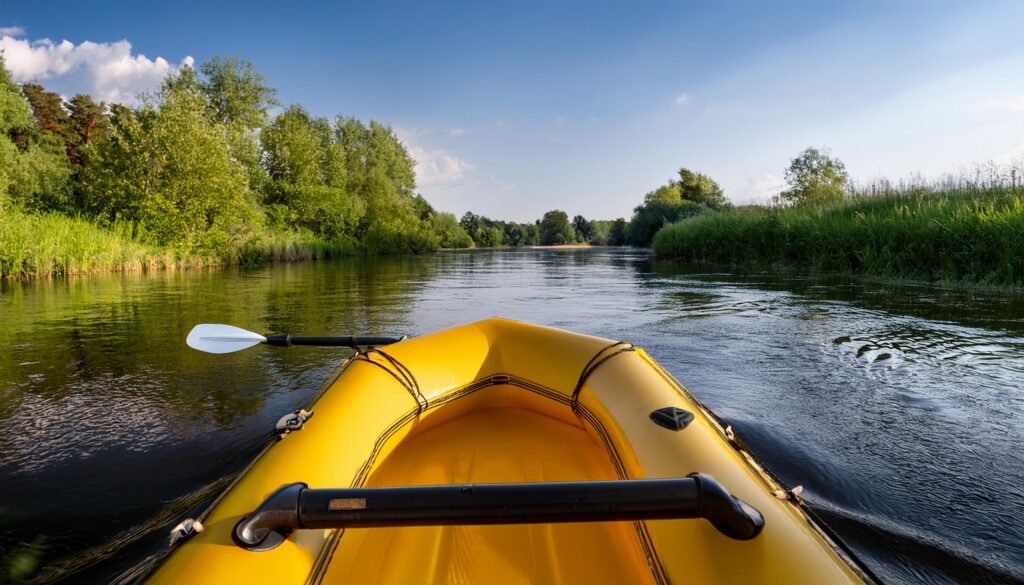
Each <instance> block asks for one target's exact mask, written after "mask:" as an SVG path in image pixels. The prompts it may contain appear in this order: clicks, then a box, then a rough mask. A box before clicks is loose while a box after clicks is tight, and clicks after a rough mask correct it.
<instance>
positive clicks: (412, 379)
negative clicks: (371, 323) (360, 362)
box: [356, 348, 429, 413]
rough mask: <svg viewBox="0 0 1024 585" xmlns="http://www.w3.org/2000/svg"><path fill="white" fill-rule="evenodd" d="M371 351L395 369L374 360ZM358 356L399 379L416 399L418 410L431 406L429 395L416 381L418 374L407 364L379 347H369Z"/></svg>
mask: <svg viewBox="0 0 1024 585" xmlns="http://www.w3.org/2000/svg"><path fill="white" fill-rule="evenodd" d="M371 353H376V354H379V355H380V356H381V357H383V358H384V359H385V360H387V362H388V363H389V364H390V365H391V366H392V367H393V368H394V369H391V368H389V367H387V366H385V365H384V364H382V363H380V362H378V361H374V360H373V359H372V358H370V354H371ZM356 357H357V358H358V357H362V358H363V359H364V360H365V361H367V362H369V363H371V364H373V365H375V366H377V367H378V368H380V369H382V370H384V371H385V372H387V373H389V374H391V376H392V377H393V378H394V379H395V380H398V383H399V384H401V385H402V387H403V388H405V391H406V392H408V393H409V395H411V396H412V398H413V400H415V401H416V405H417V412H420V413H421V412H423V411H424V410H426V408H427V407H428V406H429V403H428V402H427V397H426V396H424V395H423V392H421V391H420V384H419V382H417V381H416V376H414V375H413V374H412V371H411V370H410V369H409V368H407V367H406V366H405V364H403V363H402V362H400V361H398V360H397V359H395V358H394V357H392V356H391V355H389V354H387V353H385V352H383V351H381V350H380V349H377V348H370V349H367V350H366V351H360V352H359V354H358V355H357V356H356Z"/></svg>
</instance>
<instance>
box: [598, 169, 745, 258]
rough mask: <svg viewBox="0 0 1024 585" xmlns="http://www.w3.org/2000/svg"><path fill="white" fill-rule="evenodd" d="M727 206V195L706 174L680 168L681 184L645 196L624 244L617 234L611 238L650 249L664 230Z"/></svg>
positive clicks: (634, 216)
mask: <svg viewBox="0 0 1024 585" xmlns="http://www.w3.org/2000/svg"><path fill="white" fill-rule="evenodd" d="M727 206H728V202H727V200H726V198H725V194H724V193H723V191H722V188H721V187H719V185H718V183H716V182H715V181H714V180H712V179H711V177H709V176H707V175H705V174H702V173H696V172H693V171H691V170H690V169H687V168H685V167H684V168H681V169H679V180H678V181H669V182H668V183H666V184H664V185H662V186H661V187H658V188H657V189H655V190H654V191H651V192H649V193H647V194H646V195H644V202H643V203H642V204H640V205H639V206H637V207H636V208H634V209H633V218H632V219H631V220H630V222H629V226H628V228H627V229H626V230H625V240H624V241H622V240H620V239H619V238H618V236H619V234H618V233H616V234H615V237H614V238H611V239H612V240H614V241H616V242H621V243H622V244H624V243H628V244H630V245H633V246H639V247H647V246H650V245H651V241H652V240H653V239H654V234H656V233H657V232H658V230H660V229H661V228H662V227H664V226H666V225H668V224H671V223H674V222H677V221H680V220H682V219H685V218H687V217H692V216H694V215H697V214H700V213H703V212H704V211H707V210H708V209H721V208H724V207H727ZM612 245H621V244H619V243H617V244H612Z"/></svg>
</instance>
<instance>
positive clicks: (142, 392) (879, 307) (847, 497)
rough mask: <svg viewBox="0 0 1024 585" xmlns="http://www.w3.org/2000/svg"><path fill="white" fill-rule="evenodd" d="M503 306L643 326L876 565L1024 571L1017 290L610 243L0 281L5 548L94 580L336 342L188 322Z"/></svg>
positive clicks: (534, 315) (125, 556)
mask: <svg viewBox="0 0 1024 585" xmlns="http://www.w3.org/2000/svg"><path fill="white" fill-rule="evenodd" d="M495 315H501V316H506V317H511V318H517V319H523V320H528V321H532V322H536V323H541V324H547V325H554V326H560V327H566V328H570V329H574V330H578V331H582V332H586V333H592V334H597V335H602V336H605V337H612V338H616V339H627V340H631V341H635V342H637V343H640V344H641V345H643V346H645V347H646V348H647V349H648V351H649V352H650V353H651V354H652V355H653V356H654V357H655V358H656V359H658V360H659V361H660V362H661V363H662V364H663V365H665V366H666V367H667V368H668V369H669V370H671V371H672V372H674V373H675V374H676V375H677V376H678V377H680V378H681V379H682V380H683V382H684V383H686V384H687V385H688V386H690V387H691V388H692V389H693V390H694V391H695V392H696V393H697V394H698V395H699V396H700V397H701V398H702V399H703V400H704V401H705V402H706V403H707V404H708V405H709V406H711V407H712V408H714V409H715V410H716V412H718V413H719V414H721V415H722V416H724V417H726V418H727V419H728V420H729V421H730V422H731V423H732V424H733V425H734V426H735V427H736V428H737V429H738V430H739V432H740V433H741V434H742V436H743V437H744V438H745V439H746V440H747V442H748V443H749V444H751V446H752V447H753V448H754V450H755V451H756V452H757V453H758V455H759V456H760V457H762V458H763V459H765V460H766V462H767V463H768V464H769V466H770V467H771V468H772V469H773V470H775V471H776V472H777V473H778V474H779V475H780V476H781V477H782V478H783V479H784V480H785V481H787V482H788V483H790V484H792V485H798V484H801V485H804V486H805V487H806V491H805V492H804V493H805V495H806V496H807V498H808V500H809V501H810V502H811V503H812V504H813V505H814V506H815V507H816V508H817V509H818V510H820V511H821V513H822V514H823V515H824V516H825V517H826V518H827V519H828V520H829V522H830V523H831V524H834V525H835V527H836V528H837V529H838V530H839V531H840V532H841V534H842V535H843V536H844V537H845V538H847V539H848V540H849V541H850V542H851V544H853V545H854V546H855V547H856V549H857V550H858V551H859V552H860V553H861V554H862V555H863V556H864V557H865V559H866V560H867V561H868V562H870V563H871V565H872V567H873V568H874V569H875V570H876V571H877V572H878V573H879V574H880V575H882V576H883V578H885V579H886V580H890V581H892V582H895V583H943V582H955V581H961V582H962V581H975V582H1020V581H1024V552H1022V551H1024V532H1022V528H1021V527H1020V525H1019V520H1018V519H1017V516H1019V512H1020V510H1022V509H1024V491H1022V488H1021V487H1020V486H1021V485H1022V483H1024V482H1022V479H1024V459H1022V455H1021V453H1020V449H1019V446H1020V445H1021V444H1024V428H1022V425H1021V424H1020V421H1021V418H1022V417H1021V415H1022V414H1024V397H1022V396H1024V393H1022V391H1021V381H1022V380H1024V376H1022V374H1024V296H1021V295H1019V294H1010V293H1007V292H1004V291H992V290H988V291H986V290H981V289H979V290H965V289H948V288H936V287H929V286H924V285H899V286H897V285H890V284H880V283H875V282H859V281H855V280H850V279H809V278H799V277H787V278H779V277H772V276H766V275H759V274H730V273H722V272H709V271H708V270H707V269H704V268H701V267H693V266H687V265H683V264H678V263H675V262H667V261H660V260H655V259H652V258H650V257H649V256H648V255H647V254H644V253H642V252H634V251H623V250H568V251H552V250H538V251H529V250H507V251H479V252H472V253H466V252H459V253H445V254H437V255H433V256H425V257H407V258H374V259H349V260H344V261H338V262H329V263H320V264H307V265H285V266H276V267H273V268H267V269H262V270H257V271H253V272H233V271H221V272H188V273H164V274H157V275H151V276H143V275H113V276H105V277H94V278H81V279H69V280H62V281H32V282H27V283H15V282H9V281H8V282H3V283H0V320H2V322H3V323H4V326H5V331H6V332H8V335H7V336H5V337H3V338H0V506H2V507H3V510H2V511H0V548H9V547H11V546H12V545H13V544H14V543H17V542H32V541H33V539H34V538H35V537H36V536H37V535H40V534H43V535H46V537H47V548H46V550H45V556H46V559H45V560H46V561H47V562H48V563H50V564H51V565H52V566H53V567H56V569H53V570H51V571H49V572H44V573H43V574H42V576H43V578H44V580H51V581H52V580H53V578H56V577H59V576H60V575H64V574H66V570H67V568H68V567H75V568H80V567H84V566H86V565H88V566H87V568H85V569H84V570H83V571H80V572H76V573H74V576H73V577H69V578H68V579H66V581H67V582H76V583H78V582H86V583H87V582H96V583H102V582H106V581H107V580H109V578H110V576H111V575H114V574H116V573H117V572H119V571H120V570H122V569H125V568H127V567H129V566H131V565H132V564H133V563H134V562H137V561H138V560H139V559H140V558H142V557H144V556H145V555H146V554H148V553H149V552H151V551H153V550H156V549H157V548H159V546H161V544H162V542H163V540H164V536H165V532H166V531H165V528H167V526H166V524H168V523H173V522H172V519H173V518H176V517H178V516H181V515H182V514H183V513H184V510H188V509H189V508H192V507H195V506H199V505H201V504H202V502H203V500H204V498H207V497H208V496H209V493H212V492H210V491H209V490H210V488H209V486H211V485H216V484H217V482H218V481H221V480H222V479H223V478H224V477H226V476H230V474H232V473H234V472H236V471H237V470H239V469H241V468H242V467H243V466H244V465H245V463H246V462H247V461H248V460H249V459H250V458H251V457H252V456H253V454H255V452H256V451H257V450H258V449H259V448H260V447H261V446H262V444H263V442H264V441H265V440H266V437H267V432H268V430H269V429H270V427H271V426H272V425H273V422H274V421H275V420H276V418H277V417H278V416H279V414H280V413H282V412H284V411H286V410H289V409H293V408H296V407H297V406H299V405H301V404H303V403H304V402H305V401H306V400H308V398H309V397H310V396H311V395H312V394H313V393H314V392H315V390H316V388H317V387H318V386H319V384H320V382H321V381H322V380H323V378H324V377H325V376H326V375H327V374H328V372H329V371H330V370H331V368H332V367H333V365H334V364H335V363H336V361H337V359H338V357H339V352H338V351H337V350H329V349H302V350H289V351H273V350H270V349H268V348H256V349H253V350H251V351H249V352H242V353H238V354H233V355H231V356H230V357H225V356H220V357H217V356H209V355H206V354H201V353H198V352H194V351H191V350H188V349H186V348H185V346H184V344H183V342H182V340H183V339H184V338H185V335H186V334H187V332H188V330H189V328H191V326H192V325H194V324H196V323H199V322H225V323H232V324H234V325H238V326H241V327H245V328H248V329H253V330H258V331H268V332H270V331H291V332H295V333H304V334H314V335H315V334H328V333H366V334H393V335H400V334H410V335H415V334H420V333H425V332H429V331H434V330H437V329H440V328H444V327H449V326H452V325H456V324H460V323H465V322H468V321H472V320H476V319H480V318H486V317H490V316H495ZM168 502H170V504H168ZM69 504H72V505H69ZM97 543H108V545H107V546H100V547H99V548H98V549H92V552H89V553H87V555H86V556H87V557H88V558H89V559H90V560H88V561H85V560H82V559H83V558H85V557H82V556H78V555H76V553H79V552H80V551H82V550H83V549H87V548H89V547H93V546H96V545H97ZM110 543H115V544H116V546H115V544H110ZM97 550H98V551H99V552H96V551H97ZM90 555H91V556H90ZM95 558H102V559H103V561H102V562H100V563H98V564H91V563H92V559H95ZM55 563H56V564H55ZM68 563H70V564H68ZM62 571H65V572H63V573H62Z"/></svg>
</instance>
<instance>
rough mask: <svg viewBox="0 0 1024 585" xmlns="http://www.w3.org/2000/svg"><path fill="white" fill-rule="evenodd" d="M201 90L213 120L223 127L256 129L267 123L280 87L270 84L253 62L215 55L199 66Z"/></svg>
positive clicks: (275, 103)
mask: <svg viewBox="0 0 1024 585" xmlns="http://www.w3.org/2000/svg"><path fill="white" fill-rule="evenodd" d="M199 70H200V72H202V74H203V79H202V80H201V81H200V82H199V89H200V91H201V92H202V94H203V96H204V97H205V98H206V103H207V104H209V107H210V113H211V116H212V117H213V119H214V120H216V121H217V122H219V123H221V124H223V125H224V126H229V127H230V126H238V127H241V128H245V129H249V130H254V129H256V128H262V127H263V126H265V125H266V124H267V121H268V119H269V117H270V115H269V110H270V108H271V107H272V106H275V105H277V100H276V99H274V96H275V95H277V90H276V89H274V88H272V87H270V86H269V85H267V83H266V80H265V79H264V78H263V76H262V75H260V74H259V73H257V72H256V70H255V69H254V68H253V66H252V63H250V62H248V61H240V60H238V59H236V58H234V57H213V58H212V59H210V60H209V61H207V62H206V63H203V65H202V66H201V67H200V68H199Z"/></svg>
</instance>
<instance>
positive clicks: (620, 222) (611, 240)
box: [608, 217, 629, 246]
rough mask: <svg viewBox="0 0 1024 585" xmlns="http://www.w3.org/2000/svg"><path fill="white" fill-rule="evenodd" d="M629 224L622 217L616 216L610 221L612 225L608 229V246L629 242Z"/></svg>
mask: <svg viewBox="0 0 1024 585" xmlns="http://www.w3.org/2000/svg"><path fill="white" fill-rule="evenodd" d="M628 231H629V224H628V223H627V222H626V220H625V219H624V218H621V217H620V218H618V219H616V220H615V221H613V222H612V227H611V229H610V230H609V231H608V245H609V246H625V245H628V244H629V234H628Z"/></svg>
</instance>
